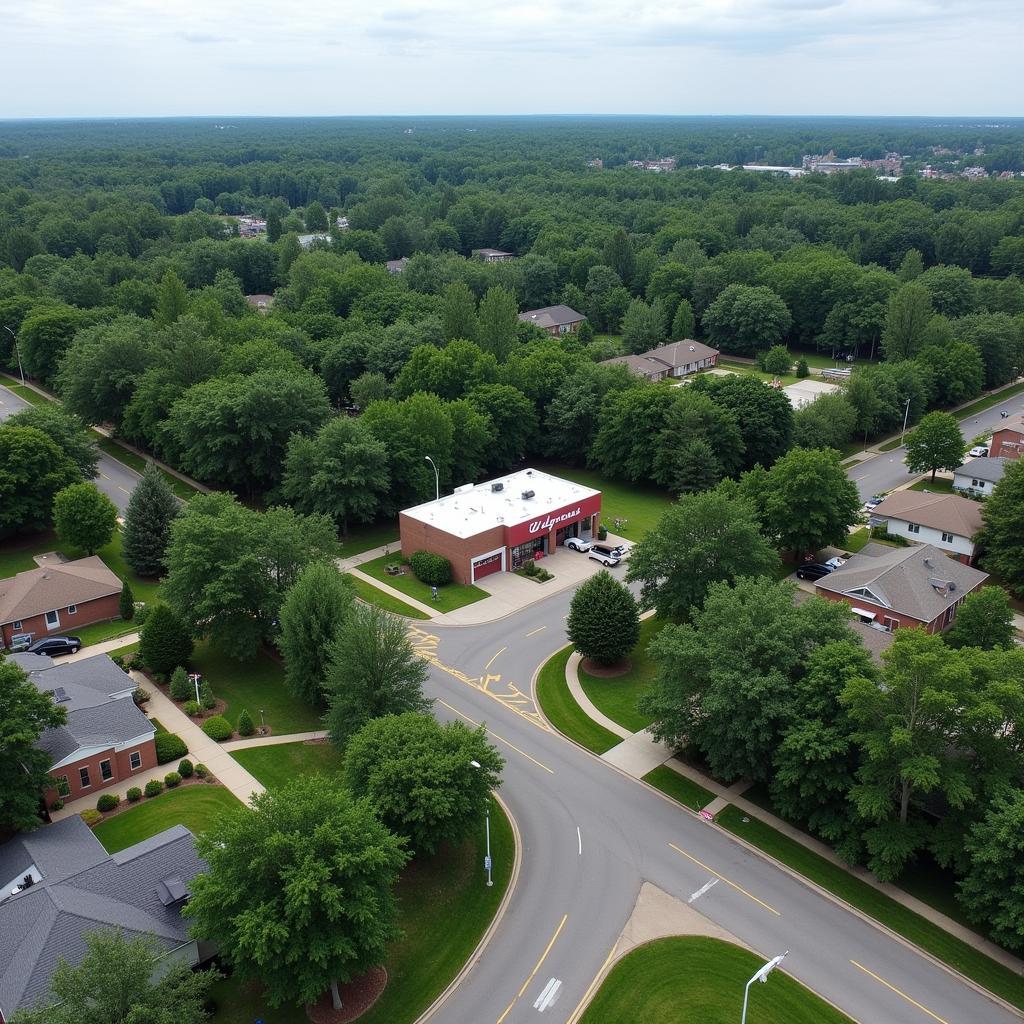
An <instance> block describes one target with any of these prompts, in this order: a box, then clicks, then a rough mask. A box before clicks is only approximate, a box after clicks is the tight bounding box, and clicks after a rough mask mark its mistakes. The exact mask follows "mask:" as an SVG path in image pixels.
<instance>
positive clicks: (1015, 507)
mask: <svg viewBox="0 0 1024 1024" xmlns="http://www.w3.org/2000/svg"><path fill="white" fill-rule="evenodd" d="M2 436H3V434H2V431H0V438H2ZM981 521H982V523H983V524H984V525H983V527H982V532H981V542H982V547H983V548H984V550H985V555H984V558H983V564H984V566H985V567H986V568H988V569H990V570H991V571H993V572H995V573H997V574H998V575H999V576H1000V577H1001V578H1002V579H1003V580H1004V581H1005V582H1006V585H1007V586H1008V587H1009V588H1010V590H1012V591H1013V593H1014V594H1016V595H1017V596H1018V597H1024V530H1022V529H1021V523H1024V459H1017V460H1015V461H1010V462H1007V464H1006V472H1005V473H1004V474H1003V478H1002V480H1000V481H999V483H998V484H996V486H995V489H994V490H993V492H992V496H991V497H990V498H989V499H988V501H986V502H985V504H984V505H982V506H981Z"/></svg>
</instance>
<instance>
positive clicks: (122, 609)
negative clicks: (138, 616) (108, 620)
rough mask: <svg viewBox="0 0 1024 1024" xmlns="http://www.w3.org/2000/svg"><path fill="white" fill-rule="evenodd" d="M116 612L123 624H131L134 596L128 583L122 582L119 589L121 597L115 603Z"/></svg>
mask: <svg viewBox="0 0 1024 1024" xmlns="http://www.w3.org/2000/svg"><path fill="white" fill-rule="evenodd" d="M117 612H118V614H119V615H120V616H121V618H122V619H123V620H124V621H125V622H131V621H132V619H134V618H135V595H134V594H133V593H132V588H131V586H130V585H129V583H128V581H127V580H125V581H124V585H123V586H122V587H121V596H120V597H119V598H118V601H117Z"/></svg>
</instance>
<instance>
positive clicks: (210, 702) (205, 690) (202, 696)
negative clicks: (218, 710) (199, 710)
mask: <svg viewBox="0 0 1024 1024" xmlns="http://www.w3.org/2000/svg"><path fill="white" fill-rule="evenodd" d="M199 703H200V704H202V705H203V707H204V708H206V710H207V711H211V710H213V708H215V707H216V706H217V699H216V698H215V697H214V695H213V687H212V686H210V684H209V683H208V682H207V681H206V680H205V679H204V680H203V681H202V682H201V683H200V684H199Z"/></svg>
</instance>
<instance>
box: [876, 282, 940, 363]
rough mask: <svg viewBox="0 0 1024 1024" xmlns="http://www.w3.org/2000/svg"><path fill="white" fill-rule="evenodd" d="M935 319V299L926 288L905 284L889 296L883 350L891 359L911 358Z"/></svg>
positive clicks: (887, 357) (892, 360) (883, 333)
mask: <svg viewBox="0 0 1024 1024" xmlns="http://www.w3.org/2000/svg"><path fill="white" fill-rule="evenodd" d="M931 318H932V299H931V294H930V293H929V291H928V289H927V288H922V287H921V285H919V284H905V285H903V287H902V288H900V289H899V290H898V291H895V292H893V294H892V297H891V298H890V299H889V312H888V314H887V316H886V318H885V329H884V330H883V331H882V352H883V353H884V355H885V358H886V359H888V360H890V361H891V362H897V361H898V360H900V359H911V358H913V356H914V355H915V354H916V353H917V350H918V349H919V348H920V347H921V343H922V341H923V339H924V335H925V331H926V329H927V327H928V322H929V321H930V320H931Z"/></svg>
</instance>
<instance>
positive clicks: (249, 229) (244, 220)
mask: <svg viewBox="0 0 1024 1024" xmlns="http://www.w3.org/2000/svg"><path fill="white" fill-rule="evenodd" d="M266 230H267V222H266V221H265V220H263V219H262V218H261V217H239V218H238V234H239V235H240V236H241V237H242V238H255V237H256V236H257V235H262V234H263V233H264V232H265V231H266Z"/></svg>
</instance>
